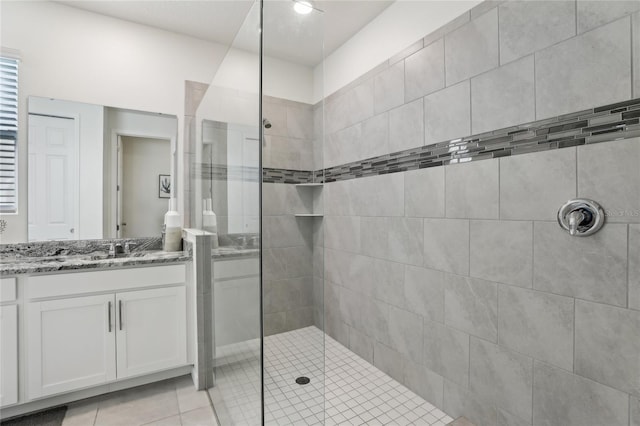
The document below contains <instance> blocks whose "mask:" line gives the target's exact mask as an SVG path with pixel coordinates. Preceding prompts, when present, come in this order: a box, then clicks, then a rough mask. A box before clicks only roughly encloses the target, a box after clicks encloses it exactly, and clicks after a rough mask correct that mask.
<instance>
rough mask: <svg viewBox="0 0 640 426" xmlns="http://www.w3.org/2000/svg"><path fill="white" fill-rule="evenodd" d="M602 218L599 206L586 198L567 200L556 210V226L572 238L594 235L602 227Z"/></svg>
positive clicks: (602, 212)
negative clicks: (558, 225)
mask: <svg viewBox="0 0 640 426" xmlns="http://www.w3.org/2000/svg"><path fill="white" fill-rule="evenodd" d="M604 217H605V216H604V210H603V209H602V207H600V204H598V203H596V202H595V201H593V200H589V199H587V198H576V199H573V200H569V201H567V202H566V203H565V204H564V205H563V206H562V207H560V210H558V224H560V227H562V228H563V229H564V230H565V231H568V232H569V234H570V235H571V236H574V237H586V236H589V235H592V234H595V233H596V232H598V231H599V230H600V228H602V226H603V225H604Z"/></svg>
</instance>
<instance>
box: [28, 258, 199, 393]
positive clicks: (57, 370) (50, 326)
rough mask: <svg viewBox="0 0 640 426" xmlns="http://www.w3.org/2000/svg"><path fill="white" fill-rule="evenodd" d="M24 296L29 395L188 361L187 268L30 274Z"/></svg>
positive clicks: (146, 371) (177, 365) (135, 373)
mask: <svg viewBox="0 0 640 426" xmlns="http://www.w3.org/2000/svg"><path fill="white" fill-rule="evenodd" d="M56 284H58V285H56ZM145 287H152V288H145ZM79 291H83V293H100V294H88V295H87V294H82V295H79V294H77V293H78V292H79ZM25 293H26V297H27V299H30V300H29V301H28V302H27V303H26V324H25V332H26V353H27V356H26V359H27V360H26V363H27V364H26V365H27V393H28V398H29V399H35V398H41V397H45V396H50V395H54V394H59V393H62V392H68V391H72V390H77V389H82V388H87V387H90V386H96V385H100V384H104V383H107V382H111V381H114V380H119V379H124V378H128V377H133V376H141V375H144V374H147V373H154V372H157V371H161V370H166V369H170V368H173V367H180V366H184V365H186V364H187V324H186V322H187V313H186V288H185V267H184V265H171V266H156V267H145V268H135V269H122V270H108V271H95V272H80V273H74V274H55V275H47V276H37V277H30V279H29V280H28V283H27V284H26V289H25ZM40 299H45V300H40Z"/></svg>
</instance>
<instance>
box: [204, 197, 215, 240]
mask: <svg viewBox="0 0 640 426" xmlns="http://www.w3.org/2000/svg"><path fill="white" fill-rule="evenodd" d="M202 229H203V230H204V231H207V232H211V233H212V234H213V237H212V238H211V248H214V249H215V248H218V219H217V217H216V214H215V213H214V211H213V200H212V199H211V198H205V199H204V210H203V211H202Z"/></svg>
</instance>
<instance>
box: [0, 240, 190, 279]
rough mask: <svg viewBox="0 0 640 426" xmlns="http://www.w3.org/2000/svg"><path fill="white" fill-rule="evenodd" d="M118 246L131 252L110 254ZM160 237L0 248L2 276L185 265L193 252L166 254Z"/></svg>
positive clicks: (18, 245)
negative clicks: (183, 263) (165, 264)
mask: <svg viewBox="0 0 640 426" xmlns="http://www.w3.org/2000/svg"><path fill="white" fill-rule="evenodd" d="M111 244H116V245H117V247H118V248H119V249H120V251H123V250H124V248H125V246H126V247H127V248H129V252H128V253H126V254H125V253H119V254H118V255H117V256H110V255H109V246H110V245H111ZM161 248H162V241H161V239H160V238H131V239H113V240H80V241H43V242H33V243H21V244H3V245H0V276H10V275H20V274H38V273H43V272H56V271H73V270H82V269H109V268H124V267H130V266H138V265H147V264H158V263H171V262H184V261H188V260H191V252H190V251H188V250H187V251H180V252H171V253H169V252H164V251H162V250H161Z"/></svg>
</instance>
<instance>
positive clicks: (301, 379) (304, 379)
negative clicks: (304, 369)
mask: <svg viewBox="0 0 640 426" xmlns="http://www.w3.org/2000/svg"><path fill="white" fill-rule="evenodd" d="M310 381H311V379H309V378H308V377H305V376H301V377H298V378H297V379H296V383H297V384H299V385H306V384H307V383H309V382H310Z"/></svg>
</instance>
